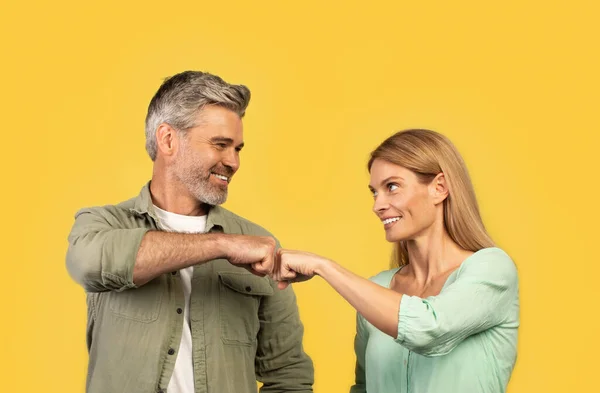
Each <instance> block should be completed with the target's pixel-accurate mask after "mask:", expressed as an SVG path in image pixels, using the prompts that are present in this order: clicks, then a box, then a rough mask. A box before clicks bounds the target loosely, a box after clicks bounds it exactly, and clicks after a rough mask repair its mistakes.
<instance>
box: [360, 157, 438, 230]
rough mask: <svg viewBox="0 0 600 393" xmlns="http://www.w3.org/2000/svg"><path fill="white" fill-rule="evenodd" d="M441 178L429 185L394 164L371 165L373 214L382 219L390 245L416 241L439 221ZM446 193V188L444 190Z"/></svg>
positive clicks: (380, 161)
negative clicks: (404, 241) (402, 241)
mask: <svg viewBox="0 0 600 393" xmlns="http://www.w3.org/2000/svg"><path fill="white" fill-rule="evenodd" d="M440 179H441V180H442V183H443V175H442V174H439V175H438V176H436V177H435V179H433V180H432V181H431V183H429V184H423V183H421V182H420V181H419V179H418V177H417V175H416V174H415V173H414V172H413V171H411V170H409V169H406V168H404V167H401V166H399V165H396V164H392V163H391V162H388V161H385V160H382V159H375V161H373V164H372V165H371V182H370V184H369V189H370V190H371V192H372V193H373V199H374V204H373V211H374V212H375V214H376V215H377V217H379V219H380V220H381V222H382V224H383V228H384V229H385V237H386V239H387V241H389V242H398V241H400V240H413V239H416V238H418V237H420V236H423V235H425V234H426V233H427V230H428V229H429V228H431V227H432V226H433V224H434V223H435V222H436V220H439V219H440V217H441V219H442V220H443V215H440V214H439V209H440V208H441V206H438V205H439V203H441V202H442V201H443V199H444V198H445V197H444V198H441V199H440V187H439V183H440ZM442 191H444V192H445V187H444V189H443V190H442Z"/></svg>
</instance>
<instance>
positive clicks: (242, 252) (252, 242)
mask: <svg viewBox="0 0 600 393" xmlns="http://www.w3.org/2000/svg"><path fill="white" fill-rule="evenodd" d="M274 250H275V240H274V239H273V238H271V237H263V236H244V235H227V234H220V233H207V234H181V233H168V232H162V231H154V230H150V229H148V228H134V229H127V228H119V227H118V226H117V225H115V224H114V223H111V222H109V220H108V219H107V218H106V217H105V216H104V215H103V214H101V209H86V210H84V211H82V212H81V213H79V214H78V215H77V216H76V220H75V224H74V225H73V228H72V230H71V233H70V235H69V249H68V251H67V258H66V259H67V269H68V271H69V273H70V274H71V276H72V277H73V279H74V280H75V281H76V282H77V283H79V284H80V285H82V286H83V287H84V288H85V289H86V290H87V291H89V292H102V291H122V290H125V289H129V288H136V287H139V286H141V285H144V284H145V283H147V282H148V281H150V280H152V279H153V278H155V277H158V276H160V275H161V274H164V273H167V272H172V271H175V270H179V269H182V268H186V267H188V266H192V265H197V264H201V263H204V262H207V261H210V260H213V259H217V258H226V259H228V260H229V261H230V262H231V263H232V264H236V265H242V266H250V264H252V267H254V269H256V270H257V271H259V272H261V273H267V272H269V271H270V269H271V266H272V261H273V254H274ZM261 269H262V270H263V271H261Z"/></svg>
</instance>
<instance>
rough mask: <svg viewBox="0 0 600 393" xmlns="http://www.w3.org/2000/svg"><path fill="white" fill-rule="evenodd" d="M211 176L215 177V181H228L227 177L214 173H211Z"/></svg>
mask: <svg viewBox="0 0 600 393" xmlns="http://www.w3.org/2000/svg"><path fill="white" fill-rule="evenodd" d="M213 175H215V177H216V178H217V179H221V180H225V181H229V178H228V177H227V176H223V175H218V174H216V173H213Z"/></svg>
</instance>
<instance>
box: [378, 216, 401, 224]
mask: <svg viewBox="0 0 600 393" xmlns="http://www.w3.org/2000/svg"><path fill="white" fill-rule="evenodd" d="M399 219H400V217H392V218H386V219H385V220H383V221H382V222H383V225H387V224H391V223H392V222H395V221H398V220H399Z"/></svg>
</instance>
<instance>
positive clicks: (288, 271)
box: [226, 235, 326, 289]
mask: <svg viewBox="0 0 600 393" xmlns="http://www.w3.org/2000/svg"><path fill="white" fill-rule="evenodd" d="M228 240H229V244H228V247H227V255H226V259H227V260H228V261H229V262H230V263H231V264H232V265H236V266H239V267H243V268H245V269H247V270H248V271H250V272H251V273H253V274H256V275H258V276H266V275H268V276H271V278H272V279H273V280H275V281H278V287H279V288H280V289H284V288H285V287H287V286H288V285H289V283H291V282H300V281H306V280H309V279H311V278H312V277H313V276H315V275H317V274H319V269H320V267H321V266H322V265H323V264H324V263H325V262H326V259H325V258H322V257H320V256H318V255H315V254H311V253H307V252H303V251H296V250H287V249H282V248H279V249H277V250H276V247H277V244H276V242H275V239H273V238H272V237H268V236H246V235H230V236H229V239H228Z"/></svg>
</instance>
